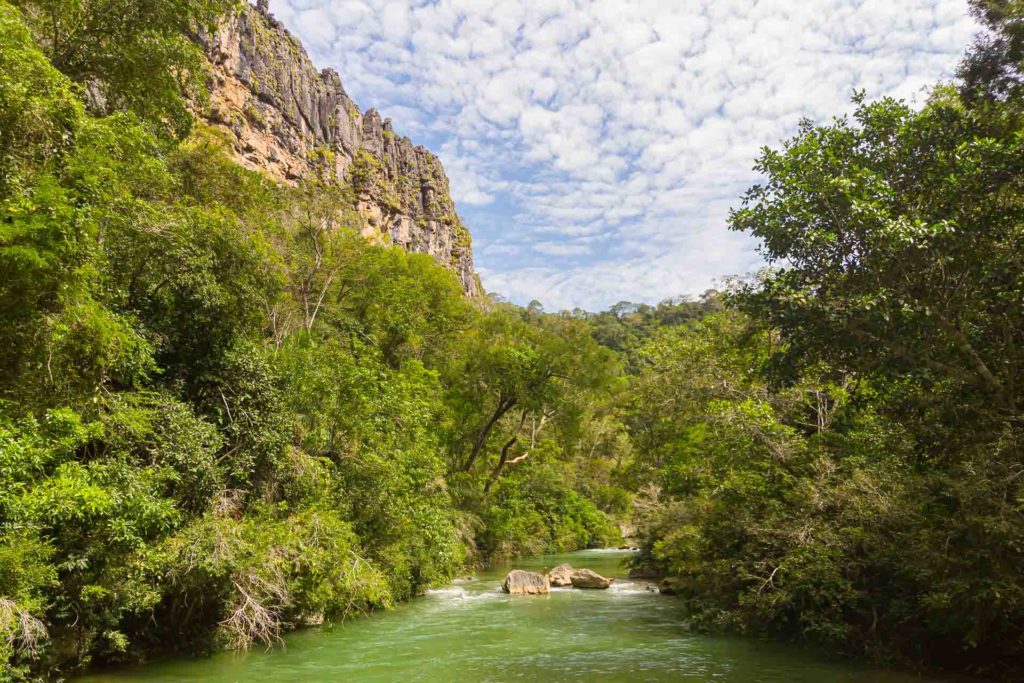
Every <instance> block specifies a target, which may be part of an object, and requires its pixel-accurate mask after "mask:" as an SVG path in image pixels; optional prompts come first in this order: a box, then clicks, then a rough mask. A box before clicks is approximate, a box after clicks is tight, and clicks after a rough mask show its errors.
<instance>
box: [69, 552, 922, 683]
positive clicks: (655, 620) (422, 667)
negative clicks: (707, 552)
mask: <svg viewBox="0 0 1024 683" xmlns="http://www.w3.org/2000/svg"><path fill="white" fill-rule="evenodd" d="M627 554H628V553H626V552H625V551H606V550H588V551H581V552H577V553H570V554H566V555H549V556H544V557H538V558H532V559H529V560H522V561H518V562H516V563H515V566H516V567H519V568H523V569H539V568H541V567H545V566H547V567H553V566H555V565H557V564H560V563H562V562H569V563H571V564H572V565H573V566H576V567H589V568H591V569H594V570H595V571H597V572H599V573H602V574H605V575H608V576H615V577H617V580H616V582H615V583H614V584H613V585H612V587H611V588H610V589H608V590H604V591H584V590H575V589H555V590H554V591H552V593H551V595H550V596H539V597H529V596H523V597H519V596H517V597H509V596H507V595H504V594H502V593H501V592H500V589H499V584H500V582H501V579H502V577H503V576H504V574H505V572H506V571H507V569H508V567H495V568H492V569H489V570H487V571H482V572H479V573H478V574H477V575H476V577H475V578H474V579H473V580H467V581H459V582H456V583H455V584H453V585H452V586H449V587H447V588H441V589H437V590H432V591H429V592H428V593H427V595H426V596H424V597H422V598H417V599H415V600H412V601H410V602H409V603H406V604H404V605H401V606H399V607H397V608H396V609H393V610H389V611H386V612H377V613H374V614H371V615H369V616H366V617H361V618H359V619H354V620H351V621H348V622H346V623H345V624H343V625H339V626H334V627H332V628H325V629H312V630H306V631H301V632H298V633H293V634H291V635H289V636H288V637H287V639H286V645H285V646H284V647H280V648H277V649H274V650H272V651H269V652H267V651H263V650H260V649H255V650H252V651H250V652H245V653H234V654H232V653H225V654H220V655H216V656H213V657H210V658H203V659H174V660H169V661H166V662H159V663H154V664H149V665H146V666H141V667H135V668H131V669H126V670H123V671H114V672H104V673H99V674H94V675H91V676H88V677H86V678H83V679H79V680H80V681H85V682H89V683H129V682H132V681H146V682H147V683H161V682H166V683H170V682H172V681H173V682H175V683H188V682H195V683H239V682H243V681H268V682H269V681H274V682H275V683H298V682H300V681H302V682H307V681H317V682H319V681H360V682H362V681H367V682H376V681H389V682H390V681H398V682H400V683H412V682H415V681H423V682H435V681H436V682H444V683H452V682H458V681H468V682H476V681H531V682H536V683H540V682H541V681H544V682H548V681H550V682H558V681H588V682H590V681H594V682H597V681H615V682H617V683H619V682H629V681H651V682H659V681H673V682H674V683H682V682H690V681H694V682H696V681H729V682H730V683H732V682H736V683H753V682H755V681H756V682H778V683H782V682H783V681H785V682H786V683H854V682H856V683H912V682H915V683H922V682H923V681H930V682H935V681H937V680H938V679H923V678H918V677H916V676H911V675H908V674H904V673H901V672H894V671H888V670H884V669H875V668H872V667H869V666H866V665H861V664H857V663H854V662H850V661H846V660H843V659H839V658H829V657H825V656H822V655H820V654H815V653H812V652H809V651H807V650H805V649H798V648H793V647H788V646H783V645H779V644H775V643H764V642H760V641H757V640H752V639H744V638H724V637H712V636H704V635H698V634H694V633H691V632H689V631H688V630H687V628H686V626H685V621H684V619H683V616H682V604H681V602H680V600H679V599H678V598H672V597H667V596H662V595H659V594H658V593H657V592H653V591H652V590H651V589H652V586H651V585H650V584H648V583H646V582H642V581H631V580H629V579H626V578H625V570H623V569H622V560H623V559H624V558H625V556H626V555H627Z"/></svg>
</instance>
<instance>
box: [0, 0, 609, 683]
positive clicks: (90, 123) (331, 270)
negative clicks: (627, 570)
mask: <svg viewBox="0 0 1024 683" xmlns="http://www.w3.org/2000/svg"><path fill="white" fill-rule="evenodd" d="M20 4H21V5H22V6H23V7H24V12H19V10H18V9H17V8H16V7H14V6H12V5H9V4H6V3H0V98H2V99H0V117H2V126H0V312H2V319H3V325H2V326H0V345H2V347H3V348H4V353H3V355H2V361H0V663H2V665H3V673H2V674H0V680H23V679H31V678H33V677H35V676H43V677H47V678H55V677H58V676H60V675H62V674H66V673H70V672H72V671H73V670H75V669H78V668H81V667H84V666H87V665H90V664H95V663H103V662H114V661H129V660H136V659H140V658H144V657H146V656H148V655H150V654H153V653H158V652H167V651H175V650H177V651H188V652H201V651H204V650H208V649H210V648H215V647H223V646H229V647H244V646H247V645H249V644H250V643H252V642H254V641H263V642H265V643H272V642H274V641H275V640H276V639H278V638H279V637H280V634H281V632H282V631H284V630H286V629H288V628H293V627H296V626H299V625H302V624H306V623H315V622H319V621H321V620H323V619H325V618H326V619H331V618H341V617H344V616H345V615H346V614H349V613H352V612H358V611H360V610H365V609H369V608H373V607H377V606H387V605H389V604H391V603H393V602H394V601H396V600H401V599H404V598H406V597H409V596H411V595H413V594H415V593H416V592H417V591H419V590H421V589H423V588H424V587H425V586H427V585H430V584H431V583H437V582H443V581H445V580H447V579H449V578H451V577H452V576H453V575H454V574H455V573H456V572H458V571H460V570H461V569H462V568H463V567H464V566H466V565H467V564H470V563H472V562H477V561H482V560H483V559H485V558H486V557H488V556H490V555H493V554H498V553H502V554H508V555H514V554H520V553H523V552H534V551H543V550H549V549H551V550H555V549H558V550H564V549H573V548H579V547H585V546H590V545H603V544H606V543H608V542H614V541H615V540H616V539H617V538H618V535H619V532H618V529H617V528H616V527H615V526H614V524H613V523H612V519H613V517H614V516H619V517H621V516H623V515H624V514H626V512H627V510H626V508H625V507H624V506H623V505H622V499H623V497H624V496H625V495H626V494H625V493H624V492H622V491H618V490H617V489H615V488H614V486H613V485H612V483H611V478H610V471H611V469H612V466H611V465H596V466H595V467H594V468H592V469H593V472H594V473H593V476H583V475H579V474H577V471H578V470H579V469H580V468H579V467H577V466H576V464H575V463H577V462H580V461H583V460H588V461H594V462H598V461H604V460H605V458H604V452H603V451H602V452H598V453H595V452H594V451H593V449H592V448H591V445H590V443H589V442H588V441H587V435H589V434H591V433H592V431H593V426H594V425H597V424H604V423H605V422H606V421H607V420H608V419H613V418H611V417H609V416H611V413H612V408H611V406H610V403H609V401H608V400H607V389H608V387H609V386H611V385H612V384H614V382H615V381H616V378H617V377H618V375H619V366H618V364H617V362H616V360H615V359H614V357H613V355H612V354H611V352H609V351H607V350H605V349H602V348H601V347H600V346H599V345H598V344H597V343H596V342H594V341H593V340H592V339H591V338H590V337H589V334H588V331H587V329H586V328H585V327H583V326H581V324H579V323H578V322H577V321H572V320H568V319H566V320H563V319H560V318H557V317H551V316H541V317H538V316H530V315H527V314H526V312H523V311H520V310H518V309H516V308H514V307H507V306H492V305H489V304H487V303H486V302H483V303H484V304H485V305H484V306H483V307H482V308H481V307H478V306H475V305H473V304H472V303H471V302H469V301H467V300H466V299H465V298H464V297H463V294H462V291H461V288H460V286H459V284H458V282H457V280H456V279H455V277H454V276H453V275H452V274H451V273H449V272H448V271H446V270H444V269H443V268H441V267H439V266H438V265H436V264H435V263H434V261H433V259H431V258H430V257H428V256H426V255H410V254H407V253H405V252H404V251H401V250H399V249H387V248H382V247H375V246H371V245H370V244H369V243H368V242H367V241H366V240H365V239H364V238H362V237H361V236H360V234H359V231H360V228H361V219H360V218H359V216H358V214H357V213H356V212H355V210H354V204H355V198H354V195H353V193H352V191H351V190H350V189H346V188H343V187H334V186H325V185H321V184H319V183H317V182H316V181H312V180H311V181H308V182H306V183H303V184H301V185H300V186H298V187H294V188H292V187H280V186H277V185H275V184H273V183H271V182H269V181H268V180H266V179H264V178H263V177H261V176H260V175H258V174H255V173H252V172H249V171H244V170H242V169H241V168H240V167H238V166H236V165H235V164H234V163H232V162H231V161H230V160H229V158H228V156H227V154H226V153H225V146H224V143H223V142H222V141H221V140H220V138H219V137H218V135H217V134H216V133H214V132H213V131H211V130H208V129H205V128H202V127H196V128H195V129H194V130H193V131H192V133H191V135H189V136H188V137H185V138H184V139H182V140H180V141H179V140H177V139H175V135H180V134H182V133H183V132H184V131H185V130H187V129H188V128H189V124H190V121H189V119H188V117H187V115H186V109H185V107H184V104H183V100H182V88H186V90H187V87H188V86H189V83H185V82H182V81H181V80H180V79H179V78H178V76H181V75H186V76H187V75H189V74H192V75H194V74H196V73H200V72H199V71H193V68H192V67H193V65H194V62H193V61H190V60H193V58H194V57H195V56H196V55H195V53H194V48H192V47H191V44H189V43H188V42H187V41H186V40H185V39H184V34H183V31H184V30H186V28H191V27H194V26H196V25H197V22H199V21H208V20H211V19H212V18H213V17H215V10H216V9H217V8H218V6H219V5H218V4H217V3H207V4H203V3H177V2H154V3H141V4H140V3H134V2H133V3H66V2H62V3H20ZM122 5H123V7H122ZM94 15H95V16H94ZM114 15H116V16H117V17H118V19H117V21H116V22H114V23H105V19H110V18H111V17H112V16H114ZM69 16H74V17H79V18H80V19H81V21H80V22H76V23H74V24H73V26H74V30H72V25H69V24H65V23H64V21H63V19H64V18H66V17H69ZM55 18H59V19H62V21H59V22H56V23H54V22H55ZM55 30H56V33H54V31H55ZM126 56H127V57H130V58H131V59H130V60H128V61H125V59H124V58H125V57H126ZM161 60H162V61H161ZM172 63H173V65H174V66H173V67H170V66H168V65H170V64H172ZM115 65H116V66H115ZM150 69H152V70H155V71H154V72H153V73H157V72H159V74H162V76H161V77H159V78H152V77H151V76H153V74H151V73H149V72H148V70H150ZM165 72H166V73H165ZM168 74H169V75H168ZM163 76H166V78H165V77H163ZM167 78H171V80H167ZM192 85H194V83H193V84H192ZM84 86H88V89H87V88H86V87H84ZM95 88H100V94H101V95H102V101H103V102H105V103H106V106H104V107H97V106H96V104H97V102H96V101H95V99H94V98H95V96H96V93H95V92H92V90H93V89H95ZM83 99H88V100H90V104H89V106H86V105H85V104H84V103H83ZM168 126H170V127H169V128H168ZM168 132H172V133H174V134H175V135H167V133H168ZM499 408H500V414H498V415H497V416H495V412H496V411H499ZM569 474H571V475H572V476H568V475H569ZM598 490H600V491H601V492H602V493H603V496H604V497H603V498H600V499H599V498H594V497H591V495H590V493H591V492H592V491H598ZM609 491H612V492H617V493H616V494H615V495H611V496H609V494H608V492H609ZM595 501H597V502H595ZM609 501H611V502H609ZM616 501H617V502H616ZM599 502H600V504H601V505H602V506H603V507H604V508H605V510H607V511H608V512H609V513H611V514H606V512H605V511H602V509H599V506H598V503H599Z"/></svg>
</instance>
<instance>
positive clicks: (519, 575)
mask: <svg viewBox="0 0 1024 683" xmlns="http://www.w3.org/2000/svg"><path fill="white" fill-rule="evenodd" d="M501 590H503V591H505V592H506V593H508V594H509V595H546V594H547V593H549V592H551V590H550V584H549V583H548V577H546V576H544V575H543V574H538V573H537V572H526V571H523V570H522V569H513V570H512V571H510V572H509V573H508V575H507V576H506V577H505V580H504V581H503V582H502V584H501Z"/></svg>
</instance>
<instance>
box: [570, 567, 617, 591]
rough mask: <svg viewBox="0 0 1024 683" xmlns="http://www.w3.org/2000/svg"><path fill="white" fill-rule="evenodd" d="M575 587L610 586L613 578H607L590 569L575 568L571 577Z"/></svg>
mask: <svg viewBox="0 0 1024 683" xmlns="http://www.w3.org/2000/svg"><path fill="white" fill-rule="evenodd" d="M569 580H570V581H571V582H572V587H573V588H608V586H610V585H612V579H608V578H605V577H603V576H601V575H600V574H598V573H597V572H595V571H593V570H590V569H575V570H573V572H572V576H571V577H570V579H569Z"/></svg>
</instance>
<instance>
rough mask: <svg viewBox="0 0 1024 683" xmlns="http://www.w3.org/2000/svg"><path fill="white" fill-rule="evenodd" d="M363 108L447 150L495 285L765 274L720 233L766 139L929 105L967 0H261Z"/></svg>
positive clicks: (599, 285)
mask: <svg viewBox="0 0 1024 683" xmlns="http://www.w3.org/2000/svg"><path fill="white" fill-rule="evenodd" d="M270 5H271V10H272V11H273V12H274V13H275V14H276V15H277V17H278V18H280V19H281V20H282V21H284V22H285V24H286V25H287V26H288V27H289V28H291V30H292V31H293V32H294V33H296V34H297V35H298V36H299V37H300V38H301V39H302V40H303V42H304V43H305V44H306V46H307V47H308V48H309V50H310V52H311V53H312V55H313V57H314V60H315V61H316V62H317V64H318V66H321V67H324V66H333V67H335V68H337V69H338V71H339V72H340V73H341V74H342V79H343V81H344V83H345V87H346V88H347V89H348V91H349V93H350V94H351V95H352V96H353V97H354V98H355V99H356V101H358V102H359V103H360V104H361V105H362V106H364V107H370V106H373V107H377V108H378V109H380V110H381V112H382V114H384V115H385V116H390V117H392V118H393V119H394V121H395V127H396V129H397V130H399V131H400V132H403V133H405V134H408V135H410V136H412V137H413V138H414V140H415V141H417V142H420V143H423V144H426V145H427V146H429V147H431V148H432V149H433V150H434V151H436V152H438V153H439V155H440V157H441V158H442V160H443V161H444V163H445V165H446V167H447V169H448V171H449V174H450V175H451V177H452V190H453V192H454V195H455V198H456V200H457V201H458V202H459V206H460V210H461V212H462V213H463V214H464V216H465V218H466V219H467V223H468V224H469V226H470V227H471V229H472V230H473V233H474V236H475V245H476V255H477V263H478V265H479V267H480V270H481V273H482V275H483V278H484V285H485V287H487V289H488V290H490V291H494V292H498V293H500V294H503V295H505V296H507V297H508V298H510V299H512V300H513V301H516V302H518V303H526V302H528V301H530V300H531V299H539V300H541V301H542V302H544V304H545V305H546V306H547V307H548V309H549V310H550V309H554V308H569V307H575V306H582V307H586V308H590V309H596V308H602V307H606V306H608V305H610V304H612V303H615V302H616V301H618V300H620V299H630V300H633V301H648V302H653V301H657V300H659V299H662V298H665V297H669V296H675V295H679V294H694V293H699V292H701V291H703V290H704V289H706V288H708V287H710V286H712V285H713V283H714V282H715V280H716V279H717V278H720V277H721V276H724V275H729V274H739V273H745V272H748V271H750V270H752V269H756V268H757V267H758V266H759V265H760V260H759V258H758V256H757V254H756V251H755V247H756V245H755V244H754V242H753V241H752V240H751V239H750V238H748V237H746V236H744V235H738V234H734V233H730V232H729V231H728V230H727V229H726V216H727V214H728V209H729V207H730V206H735V205H737V204H738V203H739V197H740V195H741V194H742V192H743V190H744V189H746V187H747V186H749V185H750V184H751V183H753V182H756V180H757V176H756V174H755V173H754V172H753V171H752V170H751V169H752V165H753V161H754V158H755V157H756V156H757V154H758V151H759V149H760V148H761V147H763V146H765V145H777V144H778V143H779V142H781V141H782V140H783V139H784V138H786V137H788V136H789V135H791V134H792V133H793V132H794V131H795V128H796V126H797V124H798V122H799V121H800V119H801V118H803V117H809V118H811V119H814V120H817V121H826V120H827V119H829V118H831V117H832V116H837V115H842V114H843V113H844V112H846V111H849V109H850V108H851V107H850V97H851V94H852V93H853V92H854V91H855V90H865V91H866V92H867V95H868V96H869V97H870V98H876V97H882V96H887V95H891V96H896V97H901V98H905V99H908V100H917V101H921V100H923V99H924V97H925V96H926V88H927V87H928V86H929V85H931V84H933V83H935V82H936V81H937V80H939V79H941V78H944V77H948V76H949V75H950V74H951V73H952V72H953V70H954V69H955V67H956V64H957V62H958V60H959V58H960V55H961V54H962V52H963V50H964V48H965V47H966V46H967V44H968V43H969V42H970V40H971V38H972V36H973V34H974V33H975V31H976V30H977V29H976V26H975V25H974V24H973V22H972V21H971V19H970V18H969V17H968V16H967V7H966V1H965V0H676V1H674V2H673V1H672V0H651V1H647V0H639V1H621V0H615V1H611V2H568V1H563V0H528V1H517V0H496V1H492V0H440V1H439V2H385V1H382V0H271V3H270Z"/></svg>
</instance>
